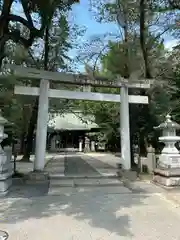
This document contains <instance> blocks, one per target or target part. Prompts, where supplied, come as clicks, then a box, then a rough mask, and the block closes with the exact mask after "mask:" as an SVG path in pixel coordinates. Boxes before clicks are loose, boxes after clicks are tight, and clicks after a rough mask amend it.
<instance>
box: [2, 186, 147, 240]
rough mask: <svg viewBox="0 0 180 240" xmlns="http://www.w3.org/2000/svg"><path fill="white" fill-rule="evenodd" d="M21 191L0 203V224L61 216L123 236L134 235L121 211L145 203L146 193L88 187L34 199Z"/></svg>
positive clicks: (30, 190)
mask: <svg viewBox="0 0 180 240" xmlns="http://www.w3.org/2000/svg"><path fill="white" fill-rule="evenodd" d="M22 189H23V188H21V192H20V194H18V191H16V194H15V192H14V193H13V192H12V193H11V194H10V196H9V198H8V199H7V200H3V199H2V200H1V202H2V203H1V204H2V205H3V211H2V212H1V213H0V223H8V224H15V223H18V222H23V221H25V220H28V219H32V218H34V219H41V218H42V217H47V218H48V217H51V216H55V215H58V214H62V215H65V216H71V217H73V218H74V219H76V220H78V221H80V222H84V221H86V222H88V224H89V225H90V226H91V227H93V228H94V229H98V228H99V229H100V228H102V229H105V230H107V231H109V232H111V233H112V234H116V235H118V236H126V237H127V236H129V237H132V236H133V235H132V232H131V230H130V223H129V221H130V217H129V215H128V214H127V212H126V211H125V212H124V211H123V210H124V209H127V208H132V207H133V206H136V205H142V204H145V203H144V200H145V198H146V197H147V195H146V194H132V193H130V194H123V193H122V194H121V193H120V194H106V193H102V192H101V191H99V190H96V189H90V188H89V190H88V192H82V191H81V192H77V190H76V191H74V193H73V194H62V195H59V196H39V197H37V194H36V195H34V194H33V191H34V193H35V190H34V189H33V188H32V187H30V186H24V193H23V190H22ZM36 191H37V192H38V189H37V188H36ZM39 192H41V190H40V189H39ZM18 197H20V198H18ZM22 197H23V198H22ZM60 217H61V216H60Z"/></svg>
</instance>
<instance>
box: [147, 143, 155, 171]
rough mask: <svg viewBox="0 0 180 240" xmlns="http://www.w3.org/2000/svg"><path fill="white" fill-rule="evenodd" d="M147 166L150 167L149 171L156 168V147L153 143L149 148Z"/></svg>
mask: <svg viewBox="0 0 180 240" xmlns="http://www.w3.org/2000/svg"><path fill="white" fill-rule="evenodd" d="M147 167H148V172H150V173H152V172H153V171H154V169H155V168H156V155H155V149H154V148H153V147H152V146H151V145H149V146H148V148H147Z"/></svg>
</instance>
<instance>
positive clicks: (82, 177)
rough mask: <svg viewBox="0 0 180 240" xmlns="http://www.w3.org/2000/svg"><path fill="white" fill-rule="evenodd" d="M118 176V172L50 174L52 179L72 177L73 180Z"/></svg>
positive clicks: (114, 177)
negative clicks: (102, 173)
mask: <svg viewBox="0 0 180 240" xmlns="http://www.w3.org/2000/svg"><path fill="white" fill-rule="evenodd" d="M117 178H118V176H117V175H116V174H104V175H99V174H98V175H96V174H92V175H89V174H88V175H84V174H82V175H64V174H50V179H51V180H54V179H55V180H56V179H59V180H66V179H67V180H68V179H72V180H76V179H117Z"/></svg>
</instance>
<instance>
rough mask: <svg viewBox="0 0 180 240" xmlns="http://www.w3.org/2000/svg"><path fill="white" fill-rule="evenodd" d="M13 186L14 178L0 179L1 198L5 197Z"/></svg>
mask: <svg viewBox="0 0 180 240" xmlns="http://www.w3.org/2000/svg"><path fill="white" fill-rule="evenodd" d="M11 185H12V177H11V176H10V177H8V178H7V177H5V178H3V177H0V196H5V195H6V194H7V193H8V192H9V189H10V187H11Z"/></svg>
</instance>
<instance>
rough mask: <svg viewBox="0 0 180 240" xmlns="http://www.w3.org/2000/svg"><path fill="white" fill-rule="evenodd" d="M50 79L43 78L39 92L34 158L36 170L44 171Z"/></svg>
mask: <svg viewBox="0 0 180 240" xmlns="http://www.w3.org/2000/svg"><path fill="white" fill-rule="evenodd" d="M48 94H49V81H48V80H43V79H42V80H41V82H40V92H39V106H38V118H37V130H36V149H35V160H34V171H43V170H44V164H45V157H46V156H45V154H46V138H47V125H48V108H49V98H48Z"/></svg>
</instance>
